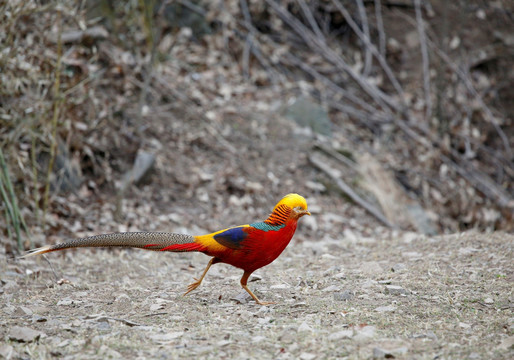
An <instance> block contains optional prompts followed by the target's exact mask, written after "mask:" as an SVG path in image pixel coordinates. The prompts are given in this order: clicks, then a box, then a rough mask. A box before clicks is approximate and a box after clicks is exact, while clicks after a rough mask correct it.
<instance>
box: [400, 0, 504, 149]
mask: <svg viewBox="0 0 514 360" xmlns="http://www.w3.org/2000/svg"><path fill="white" fill-rule="evenodd" d="M425 5H426V3H425ZM428 5H430V4H428ZM430 9H431V8H430ZM427 11H429V10H428V7H427ZM405 19H406V21H407V22H409V23H411V25H413V26H415V24H414V21H413V20H412V19H411V18H410V17H408V16H405ZM426 40H427V44H428V46H430V48H431V49H432V50H434V51H435V53H436V54H437V55H438V56H439V57H440V58H441V59H442V60H443V61H444V62H445V63H446V64H447V65H448V66H449V67H450V68H451V69H452V70H453V71H454V72H455V73H456V74H457V76H458V77H459V78H460V79H461V80H462V81H463V82H464V85H465V86H466V89H467V90H468V92H469V93H470V94H471V95H473V96H474V97H475V100H477V101H478V103H479V105H480V107H481V108H482V111H483V112H484V113H485V115H486V118H487V120H488V121H489V122H490V123H491V124H492V125H493V127H494V129H495V130H496V132H497V133H498V135H499V136H500V138H501V139H502V142H503V147H504V148H505V150H506V151H507V155H508V157H509V158H512V156H513V153H512V148H511V147H510V144H509V140H508V138H507V136H506V135H505V133H504V132H503V130H502V128H501V127H500V126H499V125H498V124H497V123H496V121H495V119H494V116H493V113H492V111H491V109H489V107H488V106H487V105H486V103H485V102H484V99H483V98H482V96H481V95H480V94H479V93H478V91H476V90H475V88H474V86H473V83H472V82H471V80H470V79H469V77H468V76H466V73H465V72H464V71H463V70H462V69H461V68H460V67H459V65H457V64H456V63H454V62H453V61H452V60H451V59H450V57H449V56H448V54H446V53H445V52H444V51H443V50H441V49H440V48H439V47H438V46H437V45H436V44H435V43H434V42H433V41H431V40H430V38H428V37H427V38H426Z"/></svg>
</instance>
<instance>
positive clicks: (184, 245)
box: [22, 232, 204, 258]
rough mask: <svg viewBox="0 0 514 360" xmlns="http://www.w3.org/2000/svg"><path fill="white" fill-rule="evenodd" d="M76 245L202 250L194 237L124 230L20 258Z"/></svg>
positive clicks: (47, 246)
mask: <svg viewBox="0 0 514 360" xmlns="http://www.w3.org/2000/svg"><path fill="white" fill-rule="evenodd" d="M78 247H130V248H140V249H146V250H154V251H173V252H176V251H202V249H204V246H202V245H201V244H198V243H196V242H195V237H194V236H191V235H186V234H174V233H165V232H124V233H112V234H102V235H95V236H89V237H85V238H79V239H74V240H70V241H67V242H64V243H61V244H56V245H46V246H43V247H40V248H38V249H34V250H31V251H29V252H27V254H25V255H23V256H22V258H26V257H28V256H33V255H40V254H44V253H48V252H51V251H57V250H64V249H72V248H78Z"/></svg>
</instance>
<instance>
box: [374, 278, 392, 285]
mask: <svg viewBox="0 0 514 360" xmlns="http://www.w3.org/2000/svg"><path fill="white" fill-rule="evenodd" d="M377 282H378V283H379V284H380V285H389V284H391V283H392V282H393V280H392V279H387V280H379V281H377Z"/></svg>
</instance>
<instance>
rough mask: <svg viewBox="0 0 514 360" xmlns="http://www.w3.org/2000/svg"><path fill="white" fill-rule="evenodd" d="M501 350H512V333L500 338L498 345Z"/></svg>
mask: <svg viewBox="0 0 514 360" xmlns="http://www.w3.org/2000/svg"><path fill="white" fill-rule="evenodd" d="M498 348H500V349H501V350H513V349H514V335H512V336H509V337H508V338H505V339H503V340H502V342H501V343H500V345H499V346H498Z"/></svg>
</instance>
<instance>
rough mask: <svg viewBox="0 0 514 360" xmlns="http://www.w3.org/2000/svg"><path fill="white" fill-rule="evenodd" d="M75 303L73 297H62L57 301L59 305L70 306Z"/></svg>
mask: <svg viewBox="0 0 514 360" xmlns="http://www.w3.org/2000/svg"><path fill="white" fill-rule="evenodd" d="M74 303H75V300H72V299H68V298H66V299H61V300H59V302H58V303H57V306H70V305H73V304H74Z"/></svg>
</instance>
